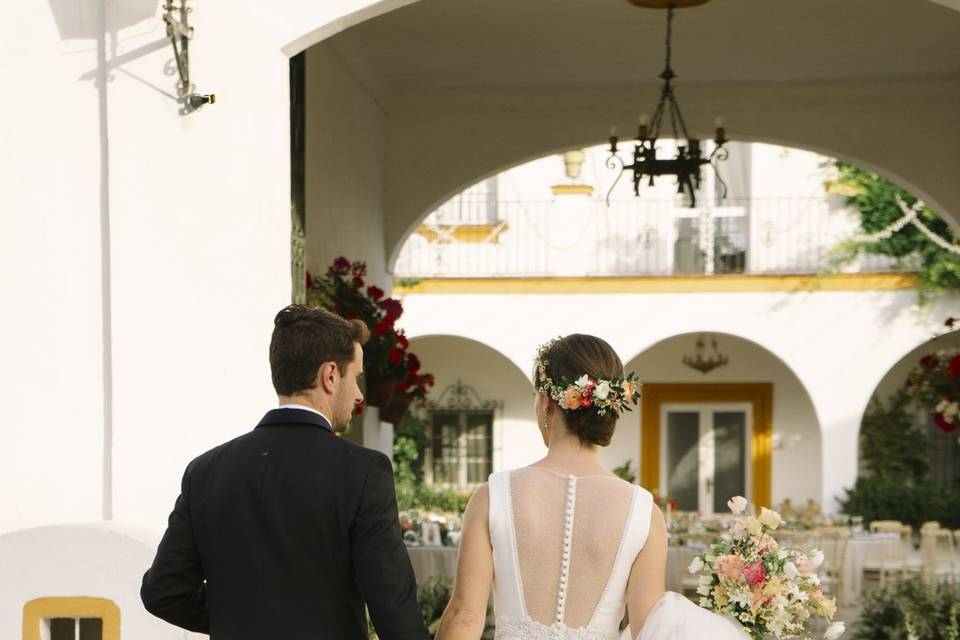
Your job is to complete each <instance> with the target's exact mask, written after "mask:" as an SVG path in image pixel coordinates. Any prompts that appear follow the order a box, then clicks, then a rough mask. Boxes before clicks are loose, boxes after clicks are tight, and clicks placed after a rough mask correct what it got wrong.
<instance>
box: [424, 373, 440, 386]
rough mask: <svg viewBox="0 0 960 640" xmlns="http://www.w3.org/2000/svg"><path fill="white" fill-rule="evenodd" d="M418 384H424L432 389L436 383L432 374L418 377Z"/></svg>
mask: <svg viewBox="0 0 960 640" xmlns="http://www.w3.org/2000/svg"><path fill="white" fill-rule="evenodd" d="M420 382H421V384H424V385H426V386H428V387H432V386H433V385H435V384H436V383H437V382H436V380H435V379H434V377H433V374H432V373H425V374H423V375H422V376H420Z"/></svg>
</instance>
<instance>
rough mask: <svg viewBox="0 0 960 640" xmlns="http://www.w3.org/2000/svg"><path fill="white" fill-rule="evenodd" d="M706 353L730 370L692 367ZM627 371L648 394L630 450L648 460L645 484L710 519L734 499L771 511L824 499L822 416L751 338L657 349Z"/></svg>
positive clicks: (682, 342) (675, 341)
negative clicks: (723, 361)
mask: <svg viewBox="0 0 960 640" xmlns="http://www.w3.org/2000/svg"><path fill="white" fill-rule="evenodd" d="M699 338H703V340H704V348H703V349H702V350H699V349H698V345H697V341H698V339H699ZM714 341H716V348H715V349H714V347H713V346H712V345H713V344H714ZM698 351H699V352H701V353H702V354H703V358H702V359H703V360H706V361H709V360H710V359H711V358H715V357H718V356H725V357H726V358H727V360H728V363H727V364H725V365H722V366H719V367H717V368H715V369H713V370H710V371H708V372H707V373H703V372H701V371H699V370H696V369H694V368H692V367H691V366H689V365H688V364H685V362H684V361H685V359H687V358H691V357H693V358H695V355H694V354H695V353H697V352H698ZM627 369H628V370H634V371H636V372H637V374H638V375H639V376H640V379H641V380H643V381H644V389H645V391H644V399H643V401H642V404H643V406H642V409H641V411H640V412H638V413H637V414H635V415H633V416H630V417H629V418H627V419H625V422H626V423H627V424H629V425H630V426H629V427H627V428H625V429H623V440H622V441H621V442H622V448H623V449H627V450H629V449H632V450H633V451H635V452H638V453H639V455H640V459H641V460H642V462H641V467H640V475H641V478H642V479H643V482H644V484H645V485H650V488H657V489H658V490H659V491H660V492H661V493H663V494H665V495H670V496H672V497H675V499H677V501H678V502H679V503H680V508H682V509H685V510H696V511H700V512H701V513H711V512H715V511H722V510H724V509H725V506H724V505H725V504H726V501H727V500H728V499H729V498H730V497H732V496H733V495H744V496H746V497H748V499H751V500H752V501H754V502H755V503H756V504H758V505H762V506H770V505H771V504H773V505H779V504H781V503H783V502H784V501H785V500H789V501H790V502H791V503H792V504H793V505H803V504H804V503H806V502H807V501H808V500H813V501H816V502H818V503H819V502H820V501H821V499H822V497H821V495H822V492H821V486H820V466H821V447H822V441H821V430H820V424H819V420H818V417H817V413H816V410H815V408H814V405H813V402H812V400H811V398H810V395H809V393H808V392H807V389H806V387H805V385H804V383H803V382H802V381H801V380H800V378H799V377H798V376H797V375H796V374H795V373H794V371H793V370H792V369H791V368H790V367H789V366H788V365H787V364H786V363H785V362H784V361H783V360H782V359H780V358H779V357H778V356H777V355H776V354H774V353H772V352H771V351H769V350H767V349H766V348H764V347H763V346H761V345H760V344H758V343H756V342H754V341H751V340H749V339H746V338H744V337H741V336H735V335H731V334H728V333H710V334H692V333H686V334H680V335H675V336H671V337H669V338H666V339H663V340H660V341H658V342H656V343H655V344H653V345H652V346H650V347H649V348H647V349H645V350H644V351H643V352H641V353H640V354H639V355H637V356H636V357H634V358H633V359H631V360H630V361H629V362H628V363H627ZM625 426H626V425H625Z"/></svg>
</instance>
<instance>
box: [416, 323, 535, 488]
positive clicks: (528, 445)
mask: <svg viewBox="0 0 960 640" xmlns="http://www.w3.org/2000/svg"><path fill="white" fill-rule="evenodd" d="M410 349H411V350H412V351H413V352H415V353H416V354H417V356H418V357H419V358H420V360H421V361H422V362H423V370H424V371H425V372H430V373H432V374H434V376H435V377H436V386H435V387H434V389H433V391H432V393H431V400H434V401H438V400H439V399H440V397H441V395H442V394H443V392H444V390H445V389H447V388H448V387H450V386H451V385H455V384H456V383H457V381H461V382H463V384H465V385H467V386H469V387H472V388H473V389H474V390H475V391H476V392H477V395H479V396H480V399H481V400H484V401H486V400H494V401H497V402H500V403H502V408H501V409H498V410H496V411H495V413H494V433H493V448H494V450H493V468H494V471H499V470H501V469H514V468H516V467H522V466H526V465H528V464H531V463H533V462H535V461H537V460H539V459H540V458H542V457H543V456H544V455H546V453H547V449H546V447H544V446H543V440H542V439H541V437H540V431H539V430H538V429H537V422H536V420H537V418H536V414H535V412H534V406H533V385H531V383H530V379H529V378H528V374H525V373H524V372H523V371H522V370H521V369H519V368H518V367H517V365H516V364H514V363H513V362H511V361H510V360H508V359H507V358H506V357H504V356H503V355H502V354H500V353H497V352H496V351H494V350H493V349H491V348H489V347H487V346H485V345H483V344H480V343H478V342H474V341H472V340H465V339H463V338H461V337H457V336H442V335H433V336H423V337H419V338H416V339H414V340H411V342H410ZM531 362H532V360H531Z"/></svg>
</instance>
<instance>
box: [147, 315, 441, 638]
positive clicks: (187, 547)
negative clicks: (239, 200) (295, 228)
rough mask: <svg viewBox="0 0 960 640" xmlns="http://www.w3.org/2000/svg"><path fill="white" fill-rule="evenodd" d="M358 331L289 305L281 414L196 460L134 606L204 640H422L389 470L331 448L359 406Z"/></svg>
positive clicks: (361, 330)
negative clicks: (372, 637) (371, 636)
mask: <svg viewBox="0 0 960 640" xmlns="http://www.w3.org/2000/svg"><path fill="white" fill-rule="evenodd" d="M368 336H369V333H368V330H367V327H366V326H365V325H364V324H363V323H362V322H360V321H359V320H354V321H348V320H344V319H343V318H340V317H339V316H336V315H334V314H332V313H329V312H327V311H323V310H320V309H308V308H306V307H302V306H296V305H293V306H289V307H287V308H286V309H283V310H282V311H281V312H280V313H279V314H277V317H276V319H275V321H274V330H273V338H272V340H271V342H270V368H271V372H272V374H273V386H274V387H275V389H276V391H277V395H278V396H279V401H280V407H279V408H278V409H274V410H272V411H269V412H267V414H266V415H265V416H264V417H263V419H262V420H261V421H260V424H258V425H257V426H256V428H255V429H253V431H251V432H250V433H247V434H245V435H242V436H240V437H239V438H236V439H234V440H231V441H230V442H227V443H225V444H222V445H220V446H219V447H216V448H215V449H212V450H210V451H208V452H207V453H205V454H203V455H201V456H200V457H198V458H196V459H195V460H194V461H193V462H191V463H190V464H189V465H188V466H187V469H186V471H185V472H184V475H183V482H182V484H181V490H180V496H179V497H178V498H177V501H176V504H175V505H174V508H173V513H171V514H170V519H169V524H168V526H167V531H166V533H165V534H164V536H163V539H162V540H161V542H160V546H159V548H158V549H157V556H156V558H155V559H154V561H153V566H151V567H150V569H149V570H148V571H147V573H146V574H145V575H144V576H143V586H142V588H141V590H140V596H141V598H142V599H143V603H144V605H145V606H146V608H147V610H148V611H150V612H151V613H152V614H154V615H156V616H158V617H160V618H163V619H164V620H166V621H167V622H170V623H171V624H175V625H177V626H180V627H183V628H184V629H188V630H190V631H197V632H200V633H208V634H210V636H211V638H212V639H213V640H272V639H274V638H276V639H277V640H300V639H303V640H307V639H309V640H321V639H327V638H329V639H331V640H333V639H336V640H340V639H347V640H366V638H367V634H368V632H367V622H366V615H365V613H364V604H366V606H367V607H368V608H369V611H370V617H371V619H372V620H373V624H374V627H375V628H376V631H377V634H378V635H379V636H380V638H381V639H383V640H393V639H397V640H400V639H403V640H406V639H416V640H428V638H429V635H428V633H427V630H426V629H425V628H424V625H423V619H422V618H421V615H420V612H419V609H418V607H417V601H416V592H417V588H416V581H415V580H414V576H413V570H412V569H411V566H410V559H409V557H408V556H407V552H406V549H405V547H404V544H403V541H402V539H401V534H400V526H399V522H398V517H397V505H396V498H395V494H394V486H393V474H392V469H391V465H390V461H389V459H388V458H387V457H386V456H385V455H383V454H382V453H379V452H377V451H373V450H370V449H365V448H363V447H360V446H358V445H356V444H354V443H352V442H350V441H349V440H346V439H343V438H340V437H338V435H339V434H341V433H343V432H344V431H345V430H346V428H347V426H348V424H349V423H350V418H351V416H352V414H353V410H354V407H355V405H356V404H357V403H358V402H360V401H361V400H362V399H363V396H362V395H361V393H360V388H359V386H358V384H357V378H358V376H359V375H360V374H361V373H362V372H363V349H362V345H363V344H364V343H365V342H366V341H367V338H368Z"/></svg>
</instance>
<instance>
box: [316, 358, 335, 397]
mask: <svg viewBox="0 0 960 640" xmlns="http://www.w3.org/2000/svg"><path fill="white" fill-rule="evenodd" d="M338 378H339V372H338V371H337V365H336V363H334V362H324V363H323V364H322V365H320V371H318V372H317V386H319V387H320V388H321V389H323V390H324V391H325V392H327V393H328V394H331V395H332V394H333V393H335V392H336V390H337V379H338Z"/></svg>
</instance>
